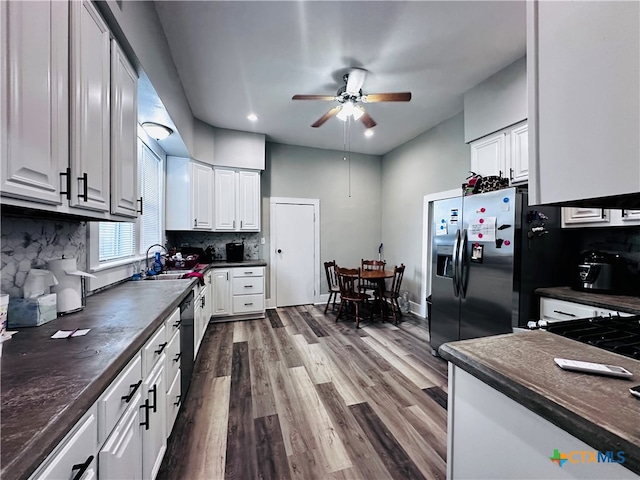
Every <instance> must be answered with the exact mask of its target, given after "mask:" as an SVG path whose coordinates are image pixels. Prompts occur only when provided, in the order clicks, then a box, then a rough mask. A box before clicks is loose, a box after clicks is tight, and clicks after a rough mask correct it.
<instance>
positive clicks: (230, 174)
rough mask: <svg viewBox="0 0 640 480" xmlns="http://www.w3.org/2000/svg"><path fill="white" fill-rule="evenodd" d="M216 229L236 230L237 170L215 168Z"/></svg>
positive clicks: (214, 202)
mask: <svg viewBox="0 0 640 480" xmlns="http://www.w3.org/2000/svg"><path fill="white" fill-rule="evenodd" d="M213 172H214V173H213V175H214V181H215V186H214V188H213V191H214V201H213V204H214V212H215V230H218V231H223V230H229V231H234V230H236V197H237V195H236V190H237V188H236V171H235V170H229V169H226V168H214V169H213Z"/></svg>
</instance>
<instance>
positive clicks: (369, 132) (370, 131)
mask: <svg viewBox="0 0 640 480" xmlns="http://www.w3.org/2000/svg"><path fill="white" fill-rule="evenodd" d="M364 136H365V137H373V128H367V129H366V130H365V131H364Z"/></svg>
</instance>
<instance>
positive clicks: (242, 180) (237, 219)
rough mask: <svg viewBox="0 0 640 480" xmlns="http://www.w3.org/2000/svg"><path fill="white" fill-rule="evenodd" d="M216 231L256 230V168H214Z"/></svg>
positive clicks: (258, 194)
mask: <svg viewBox="0 0 640 480" xmlns="http://www.w3.org/2000/svg"><path fill="white" fill-rule="evenodd" d="M214 181H215V187H214V202H213V203H214V209H215V227H214V230H216V231H236V232H237V231H243V232H255V231H259V230H260V200H261V199H260V172H259V171H255V170H231V169H228V168H219V167H215V168H214Z"/></svg>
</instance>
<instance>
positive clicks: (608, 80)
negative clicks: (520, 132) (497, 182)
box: [527, 1, 640, 207]
mask: <svg viewBox="0 0 640 480" xmlns="http://www.w3.org/2000/svg"><path fill="white" fill-rule="evenodd" d="M639 18H640V3H639V2H548V1H531V2H527V76H528V85H529V126H530V129H531V139H532V141H531V142H530V143H529V149H530V158H531V162H532V169H531V172H532V178H531V182H530V184H529V186H530V188H529V201H530V202H531V204H547V203H563V202H564V203H566V204H567V205H571V204H576V205H577V204H579V203H580V201H581V200H583V199H598V198H601V197H608V196H613V195H622V194H630V193H637V192H640V161H639V158H640V134H639V132H640V28H639V23H640V22H639ZM602 203H604V201H602ZM602 203H600V204H598V201H592V202H590V204H589V206H602V207H604V206H607V205H606V204H602Z"/></svg>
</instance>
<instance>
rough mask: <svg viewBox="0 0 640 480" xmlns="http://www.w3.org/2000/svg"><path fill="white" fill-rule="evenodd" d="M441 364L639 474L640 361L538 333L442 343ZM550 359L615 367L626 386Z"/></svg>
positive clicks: (615, 379)
mask: <svg viewBox="0 0 640 480" xmlns="http://www.w3.org/2000/svg"><path fill="white" fill-rule="evenodd" d="M439 353H440V355H441V356H442V358H444V359H446V360H448V361H449V362H451V363H453V364H454V365H456V366H458V367H460V368H462V369H463V370H465V371H467V372H469V373H470V374H471V375H473V376H475V377H477V378H478V379H480V380H481V381H483V382H484V383H486V384H487V385H489V386H491V387H493V388H495V389H496V390H498V391H499V392H502V393H503V394H505V395H506V396H508V397H510V398H512V399H513V400H515V401H516V402H518V403H520V404H521V405H523V406H525V407H526V408H528V409H529V410H531V411H533V412H535V413H536V414H538V415H540V416H541V417H543V418H545V419H547V420H548V421H550V422H551V423H553V424H554V425H557V426H558V427H560V428H562V429H563V430H565V431H567V432H568V433H570V434H571V435H573V436H574V437H577V438H579V439H580V440H582V441H583V442H585V443H587V444H589V445H591V446H592V447H594V448H595V449H597V450H600V451H609V450H624V451H625V453H626V454H625V458H626V460H625V462H624V465H623V466H624V467H626V468H628V469H629V470H631V471H633V472H634V473H636V474H640V403H639V402H640V401H639V400H638V399H636V398H635V397H633V396H632V395H631V394H630V393H629V387H632V386H634V385H637V384H639V383H640V361H638V360H634V359H632V358H627V357H623V356H621V355H618V354H615V353H611V352H607V351H605V350H602V349H599V348H597V347H593V346H591V345H586V344H583V343H579V342H577V341H575V340H571V339H568V338H565V337H561V336H559V335H555V334H553V333H549V332H544V331H541V330H536V331H530V332H522V333H512V334H507V335H497V336H493V337H485V338H478V339H473V340H463V341H459V342H452V343H446V344H444V345H442V346H441V347H440V349H439ZM554 357H562V358H568V359H573V360H584V361H588V362H595V363H606V364H610V365H620V366H622V367H624V368H626V369H627V370H629V371H630V372H631V373H633V374H634V377H632V379H631V380H627V379H621V378H614V377H604V376H598V375H590V374H586V373H577V372H569V371H565V370H562V369H561V368H559V367H558V366H557V365H556V364H555V363H554V361H553V358H554Z"/></svg>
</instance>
